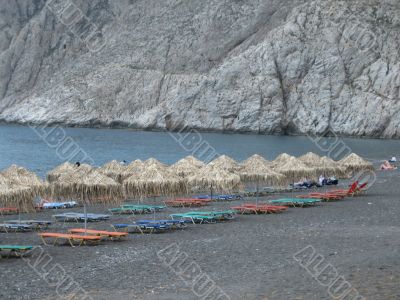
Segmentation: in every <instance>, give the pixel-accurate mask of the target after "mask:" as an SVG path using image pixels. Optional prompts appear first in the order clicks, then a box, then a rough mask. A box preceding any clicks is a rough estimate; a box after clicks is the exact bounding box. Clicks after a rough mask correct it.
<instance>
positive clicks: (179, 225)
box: [135, 220, 190, 229]
mask: <svg viewBox="0 0 400 300" xmlns="http://www.w3.org/2000/svg"><path fill="white" fill-rule="evenodd" d="M187 223H190V221H189V220H139V221H136V222H135V224H144V225H147V224H161V225H163V224H167V225H170V226H171V227H172V229H176V228H184V227H186V224H187Z"/></svg>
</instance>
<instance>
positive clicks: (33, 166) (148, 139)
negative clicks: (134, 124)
mask: <svg viewBox="0 0 400 300" xmlns="http://www.w3.org/2000/svg"><path fill="white" fill-rule="evenodd" d="M345 147H348V148H345ZM349 149H350V150H351V151H353V152H356V153H358V154H360V155H362V156H364V157H365V158H367V159H369V160H372V161H378V160H383V159H387V158H389V157H391V156H396V154H398V153H397V151H398V150H399V149H400V141H399V140H374V139H350V138H345V139H333V138H330V139H326V138H324V139H311V138H308V137H293V136H264V135H247V134H222V133H200V134H199V133H189V134H187V133H185V134H177V133H175V134H170V133H165V132H148V131H146V132H144V131H132V130H122V129H89V128H65V129H64V128H58V127H53V128H47V129H45V130H43V129H42V128H36V129H32V128H30V127H24V126H16V125H1V126H0V169H3V168H6V167H8V166H9V165H11V164H17V165H20V166H23V167H26V168H28V169H30V170H32V171H34V172H36V173H37V174H39V175H40V176H44V175H45V174H46V172H47V171H49V170H51V169H52V168H54V167H55V166H57V165H59V164H60V163H62V162H64V161H65V160H70V161H72V162H75V161H77V160H83V157H84V156H85V157H86V158H87V159H90V160H92V161H93V162H94V164H95V165H102V164H104V163H105V162H107V161H110V160H112V159H116V160H120V161H122V160H126V161H128V162H129V161H132V160H134V159H142V160H144V159H147V158H149V157H154V158H156V159H159V160H161V161H162V162H165V163H168V164H171V163H174V162H175V161H177V160H179V159H181V158H182V157H184V156H187V155H190V154H194V155H195V156H197V157H199V158H200V159H203V160H207V159H209V158H210V157H211V156H212V155H214V154H216V153H218V154H227V155H229V156H231V157H232V158H234V159H236V160H243V159H246V158H247V157H248V156H250V155H252V154H254V153H258V154H260V155H262V156H264V157H265V158H267V159H269V160H272V159H274V158H275V157H276V156H277V155H278V154H280V153H282V152H287V153H289V154H291V155H296V156H297V155H301V154H304V153H306V152H308V151H313V152H316V153H318V154H320V155H326V154H330V155H331V156H335V155H341V154H343V153H346V152H347V151H348V150H349Z"/></svg>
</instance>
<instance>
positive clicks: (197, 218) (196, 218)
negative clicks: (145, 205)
mask: <svg viewBox="0 0 400 300" xmlns="http://www.w3.org/2000/svg"><path fill="white" fill-rule="evenodd" d="M170 217H171V218H172V220H175V219H181V220H190V221H191V222H192V223H193V224H196V223H197V224H203V223H216V221H217V218H216V217H215V216H210V215H200V214H189V213H185V214H172V215H170Z"/></svg>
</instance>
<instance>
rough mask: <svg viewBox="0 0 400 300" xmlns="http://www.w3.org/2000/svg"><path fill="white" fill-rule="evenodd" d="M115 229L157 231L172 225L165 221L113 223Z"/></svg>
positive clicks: (142, 232) (164, 229) (143, 231)
mask: <svg viewBox="0 0 400 300" xmlns="http://www.w3.org/2000/svg"><path fill="white" fill-rule="evenodd" d="M111 226H112V227H113V228H114V230H115V231H119V230H122V231H125V232H129V233H141V234H144V233H159V232H165V231H166V230H168V229H172V225H170V224H166V223H150V222H146V223H132V224H113V225H111Z"/></svg>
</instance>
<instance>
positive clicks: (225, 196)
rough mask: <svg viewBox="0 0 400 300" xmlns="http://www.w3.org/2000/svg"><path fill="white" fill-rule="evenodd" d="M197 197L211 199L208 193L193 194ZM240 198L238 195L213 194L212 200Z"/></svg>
mask: <svg viewBox="0 0 400 300" xmlns="http://www.w3.org/2000/svg"><path fill="white" fill-rule="evenodd" d="M194 198H197V199H211V196H209V195H199V196H195V197H194ZM240 199H242V196H240V195H213V197H212V200H214V201H235V200H240Z"/></svg>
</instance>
